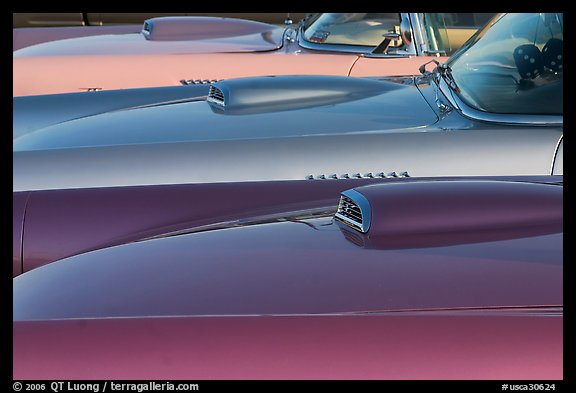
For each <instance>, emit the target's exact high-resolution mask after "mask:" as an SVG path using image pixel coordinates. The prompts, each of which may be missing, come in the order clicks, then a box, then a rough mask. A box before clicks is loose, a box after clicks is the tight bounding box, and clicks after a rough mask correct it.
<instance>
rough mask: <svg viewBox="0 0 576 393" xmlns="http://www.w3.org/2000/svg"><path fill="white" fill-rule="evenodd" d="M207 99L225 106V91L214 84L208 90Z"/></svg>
mask: <svg viewBox="0 0 576 393" xmlns="http://www.w3.org/2000/svg"><path fill="white" fill-rule="evenodd" d="M206 101H208V102H211V103H213V104H216V105H220V106H225V104H224V93H223V92H222V90H220V89H219V88H217V87H216V86H214V85H211V86H210V91H209V92H208V98H207V99H206Z"/></svg>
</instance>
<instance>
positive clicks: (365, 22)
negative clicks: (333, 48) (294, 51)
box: [304, 13, 401, 47]
mask: <svg viewBox="0 0 576 393" xmlns="http://www.w3.org/2000/svg"><path fill="white" fill-rule="evenodd" d="M400 20H401V19H400V14H398V13H323V14H321V15H319V16H318V17H317V18H315V19H311V20H310V22H309V23H307V24H306V25H305V26H304V39H305V40H306V41H308V42H311V43H315V44H336V45H362V46H372V47H374V46H377V45H379V44H380V43H381V42H382V40H383V37H382V35H383V34H385V33H389V32H393V33H399V32H400ZM396 44H397V45H399V44H400V43H399V42H398V43H396ZM392 46H394V43H393V45H392Z"/></svg>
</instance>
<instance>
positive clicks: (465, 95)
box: [448, 13, 563, 115]
mask: <svg viewBox="0 0 576 393" xmlns="http://www.w3.org/2000/svg"><path fill="white" fill-rule="evenodd" d="M465 47H466V50H462V51H458V52H457V53H456V54H454V55H453V56H452V57H451V58H450V60H449V62H448V65H449V66H450V67H451V69H452V73H453V77H454V80H455V81H456V84H457V85H458V87H459V88H460V90H461V91H460V93H459V94H458V96H459V97H460V98H461V99H462V100H463V101H464V102H465V103H466V104H468V105H470V106H471V107H473V108H475V109H477V110H480V111H485V112H492V113H502V114H541V115H562V113H563V104H562V101H563V100H562V77H563V15H562V14H555V13H552V14H541V13H535V14H530V13H518V14H507V15H505V16H504V17H502V18H501V19H499V20H497V21H496V22H495V23H494V24H493V25H492V26H491V27H490V28H489V29H484V30H482V31H481V32H479V33H478V34H477V35H476V36H474V37H472V38H471V40H470V41H469V42H468V43H467V44H466V45H465ZM463 49H464V48H463Z"/></svg>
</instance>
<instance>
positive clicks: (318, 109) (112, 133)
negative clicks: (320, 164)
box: [13, 75, 437, 151]
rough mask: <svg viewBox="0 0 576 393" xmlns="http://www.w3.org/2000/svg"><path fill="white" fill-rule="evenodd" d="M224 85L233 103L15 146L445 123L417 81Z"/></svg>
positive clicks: (287, 80)
mask: <svg viewBox="0 0 576 393" xmlns="http://www.w3.org/2000/svg"><path fill="white" fill-rule="evenodd" d="M216 86H218V87H219V88H220V89H221V90H225V94H227V95H229V96H230V97H234V100H235V101H234V102H233V104H232V105H230V106H229V107H227V106H220V105H215V104H214V103H209V102H206V101H201V102H181V103H173V104H165V103H164V104H162V105H157V106H155V105H149V106H146V107H140V108H132V109H126V110H120V111H113V112H108V113H103V114H98V115H94V116H88V117H85V118H80V119H75V120H70V121H67V122H63V123H61V124H57V125H53V126H49V127H46V128H44V129H40V130H37V131H35V132H32V133H30V134H28V135H24V136H22V137H20V138H17V139H15V140H14V144H13V148H14V151H25V150H38V149H59V148H71V147H87V146H112V145H125V144H154V143H170V142H194V141H218V140H234V139H254V138H272V137H274V138H278V137H295V136H308V135H327V134H351V133H373V132H382V131H387V130H391V131H392V132H397V129H399V128H401V129H411V128H420V127H425V126H428V125H430V124H433V123H435V122H436V121H437V116H436V114H435V112H434V111H433V110H432V109H431V108H430V106H429V105H428V103H427V101H426V100H425V99H424V98H423V96H422V94H421V93H420V91H419V89H418V88H416V86H415V85H414V84H413V83H412V79H411V78H406V79H398V80H394V81H392V80H389V79H386V78H381V79H369V78H351V77H339V76H309V75H308V76H306V75H304V76H277V77H253V78H238V79H234V80H230V81H224V82H220V83H218V84H216ZM319 86H324V88H323V89H320V90H319ZM158 101H159V102H162V100H161V98H159V99H158ZM72 104H73V103H71V105H72ZM263 124H266V125H268V127H262V125H263ZM120 130H121V132H120Z"/></svg>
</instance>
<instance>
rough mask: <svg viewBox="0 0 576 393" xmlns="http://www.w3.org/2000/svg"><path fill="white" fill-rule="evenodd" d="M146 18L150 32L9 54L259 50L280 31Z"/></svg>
mask: <svg viewBox="0 0 576 393" xmlns="http://www.w3.org/2000/svg"><path fill="white" fill-rule="evenodd" d="M150 21H152V22H155V25H154V31H153V33H152V34H144V33H142V32H140V33H132V34H107V35H97V36H90V37H79V38H70V39H64V40H58V41H52V42H45V43H42V44H38V45H33V46H30V47H27V48H23V49H20V50H17V51H15V52H14V53H13V56H14V57H29V56H93V55H143V54H168V53H172V54H182V53H220V52H261V51H270V50H275V49H278V48H280V47H281V46H282V37H283V34H284V29H283V28H281V27H278V26H274V25H270V24H266V23H261V22H256V21H248V20H242V19H235V18H216V17H185V18H178V17H165V18H153V19H151V20H150ZM145 26H146V25H145ZM165 32H167V33H165Z"/></svg>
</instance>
